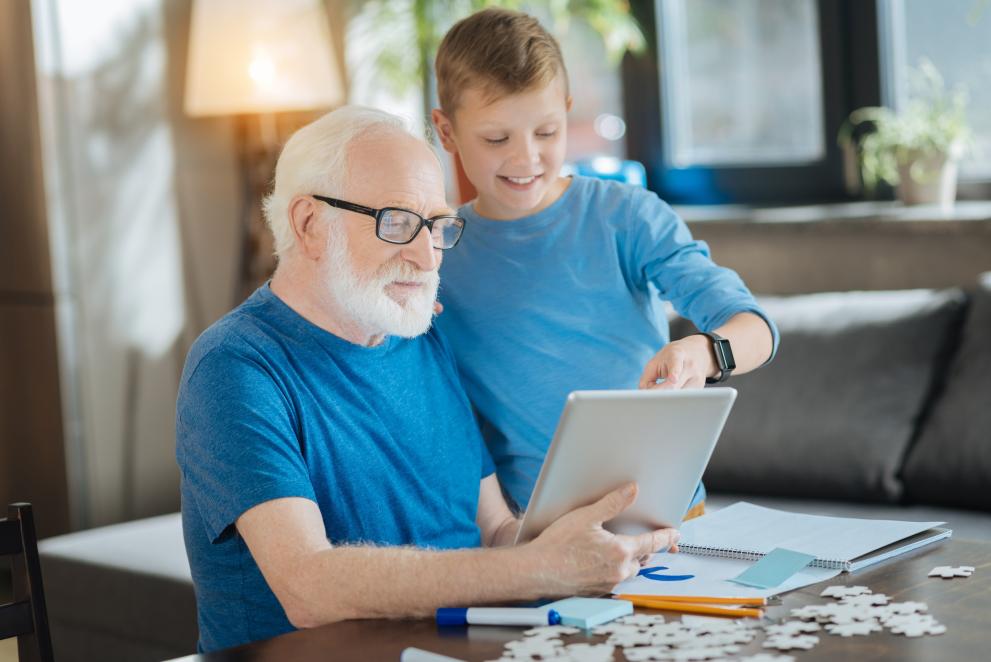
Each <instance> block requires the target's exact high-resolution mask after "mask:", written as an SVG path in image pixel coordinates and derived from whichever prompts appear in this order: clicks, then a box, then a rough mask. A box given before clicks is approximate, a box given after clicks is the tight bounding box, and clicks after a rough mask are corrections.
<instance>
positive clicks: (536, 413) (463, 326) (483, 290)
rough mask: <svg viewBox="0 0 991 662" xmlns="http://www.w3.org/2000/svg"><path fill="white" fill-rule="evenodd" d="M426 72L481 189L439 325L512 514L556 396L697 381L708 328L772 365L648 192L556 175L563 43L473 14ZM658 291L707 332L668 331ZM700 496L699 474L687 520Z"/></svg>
mask: <svg viewBox="0 0 991 662" xmlns="http://www.w3.org/2000/svg"><path fill="white" fill-rule="evenodd" d="M436 71H437V87H438V92H439V97H440V106H441V107H440V108H439V109H435V110H434V111H433V121H434V124H435V126H436V128H437V132H438V135H439V136H440V139H441V142H442V144H443V146H444V149H446V150H447V151H448V152H450V153H452V154H457V155H458V156H459V157H460V159H461V162H462V164H463V166H464V170H465V173H466V174H467V176H468V179H469V180H470V181H471V183H472V184H473V185H474V187H475V188H476V190H477V191H478V196H477V197H476V198H475V200H473V201H472V202H470V203H468V204H467V205H465V206H464V207H462V208H461V210H460V213H461V214H462V215H463V216H464V217H465V218H466V219H467V220H468V225H467V228H466V232H465V233H464V236H463V237H462V239H461V243H460V245H459V246H458V250H457V251H451V252H450V254H449V255H446V256H445V258H446V259H445V260H444V265H443V267H442V269H441V303H442V304H443V305H444V312H443V313H442V314H441V315H440V316H439V317H438V318H437V324H438V325H439V326H440V327H441V329H442V330H443V331H444V332H445V334H446V336H447V338H448V340H449V341H450V343H451V344H452V345H453V348H454V352H455V355H456V358H457V361H458V364H459V368H460V370H461V373H462V378H463V380H464V384H465V388H466V390H467V391H468V395H469V396H470V398H471V400H472V403H473V404H474V406H475V408H476V410H477V412H478V415H479V418H480V420H481V425H482V431H483V433H484V435H485V438H486V442H487V444H488V446H489V449H490V451H491V453H492V457H493V459H494V460H495V462H496V466H497V471H498V475H499V481H500V483H501V484H502V485H503V488H504V489H505V490H506V491H507V492H508V494H509V496H511V497H512V499H513V500H514V501H515V502H516V504H517V505H518V506H519V507H520V508H521V509H525V508H526V506H527V503H528V501H529V499H530V492H531V491H532V489H533V485H534V483H535V482H536V479H537V474H538V473H539V471H540V467H541V463H542V462H543V460H544V454H545V453H546V451H547V447H548V445H549V444H550V440H551V437H552V436H553V433H554V429H555V427H556V425H557V420H558V417H559V416H560V414H561V410H562V408H563V406H564V402H565V398H566V397H567V395H568V393H569V392H571V391H573V390H577V389H621V388H636V387H637V386H639V387H640V388H701V387H702V386H703V385H704V384H705V382H706V379H707V378H709V379H714V378H718V377H725V376H726V375H728V369H729V368H730V364H729V363H728V362H727V361H724V362H723V363H722V364H721V365H720V363H719V362H717V356H716V353H715V349H716V344H717V343H718V345H719V348H720V349H721V348H723V347H724V346H725V341H723V340H720V338H719V337H721V338H722V339H725V340H728V342H729V344H730V345H731V346H732V353H733V355H734V356H735V360H736V366H735V368H736V369H735V372H737V373H741V372H747V371H749V370H752V369H754V368H756V367H758V366H760V365H761V364H763V363H765V362H767V361H768V360H769V359H770V357H771V356H772V354H773V352H774V347H775V345H776V342H777V332H776V330H775V329H774V326H773V324H772V323H771V322H770V321H769V320H768V319H767V317H766V315H765V314H764V313H763V312H762V311H761V310H760V308H759V307H758V306H757V303H756V301H755V300H754V298H753V296H752V295H751V294H750V292H749V291H748V290H747V288H746V286H745V285H744V284H743V282H742V281H741V280H740V278H739V276H737V274H736V273H735V272H733V271H731V270H729V269H725V268H721V267H718V266H716V265H715V264H714V263H713V262H712V261H711V260H710V259H709V253H708V248H707V247H706V245H705V244H704V243H702V242H697V241H693V240H692V237H691V234H690V233H689V231H688V228H687V227H686V226H685V224H684V222H683V221H682V220H681V219H680V218H678V216H676V215H675V214H674V212H672V211H671V209H670V207H668V206H667V205H666V204H665V203H664V202H662V201H661V200H660V199H659V198H658V197H657V196H656V195H655V194H653V193H651V192H649V191H646V190H643V189H640V188H636V187H631V186H627V185H623V184H620V183H616V182H607V181H603V180H598V179H592V178H585V177H573V178H563V177H560V176H559V171H560V169H561V165H562V162H563V161H564V155H565V146H566V133H567V113H568V110H569V109H570V108H571V103H572V100H571V96H570V93H569V90H568V77H567V72H566V70H565V66H564V61H563V58H562V57H561V51H560V48H559V47H558V44H557V42H556V41H555V40H554V38H553V37H552V36H551V35H550V34H548V33H547V31H546V30H544V29H543V27H541V25H540V24H539V22H538V21H537V20H536V19H534V18H532V17H530V16H527V15H526V14H522V13H518V12H513V11H507V10H502V9H485V10H482V11H480V12H478V13H475V14H473V15H471V16H469V17H468V18H466V19H464V20H462V21H460V22H459V23H457V24H456V25H454V27H452V28H451V30H450V31H449V32H448V33H447V35H446V36H445V37H444V40H443V42H442V43H441V45H440V48H439V50H438V53H437V61H436ZM662 299H664V300H668V301H670V302H671V303H672V304H673V305H674V307H675V309H676V310H677V311H678V312H679V313H681V314H682V315H684V316H685V317H687V318H688V319H690V320H692V321H693V322H694V323H695V324H696V326H697V327H698V328H699V329H701V330H703V331H706V332H713V333H714V334H717V336H718V337H709V336H706V335H693V336H689V337H687V338H684V339H682V340H679V341H676V342H669V333H668V325H667V320H666V318H665V315H664V311H663V303H662ZM721 368H722V369H721ZM609 442H610V440H609V439H603V440H602V443H604V444H606V443H609ZM704 498H705V491H704V488H703V487H702V485H701V484H700V485H699V487H698V489H697V491H696V493H695V496H694V498H693V501H692V505H691V507H690V508H689V511H688V513H687V514H686V518H687V517H693V516H697V515H699V514H701V513H702V512H704Z"/></svg>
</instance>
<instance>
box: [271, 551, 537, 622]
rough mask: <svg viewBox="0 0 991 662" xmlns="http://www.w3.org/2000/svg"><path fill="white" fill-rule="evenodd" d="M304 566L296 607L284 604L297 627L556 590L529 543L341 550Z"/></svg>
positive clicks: (313, 558) (299, 575)
mask: <svg viewBox="0 0 991 662" xmlns="http://www.w3.org/2000/svg"><path fill="white" fill-rule="evenodd" d="M513 535H514V536H515V532H514V533H513ZM299 566H300V567H298V568H296V570H297V572H296V573H295V575H296V580H295V581H294V582H293V584H294V586H293V587H292V589H291V590H292V593H293V595H292V598H291V604H286V602H287V601H285V600H284V601H283V607H285V608H286V613H287V615H288V616H289V620H290V621H291V622H292V623H293V625H295V626H296V627H316V626H318V625H322V624H324V623H330V622H334V621H338V620H344V619H350V618H390V617H402V616H429V615H432V614H433V613H434V610H436V609H437V608H438V607H443V606H468V605H480V604H486V603H495V602H509V601H514V600H535V599H537V598H540V597H543V596H545V595H550V594H549V591H550V592H553V588H552V587H551V586H549V585H548V583H547V582H545V581H544V575H545V573H544V569H543V568H542V561H541V560H540V559H539V556H538V555H537V554H533V553H531V552H530V548H529V547H528V546H526V545H523V546H519V547H505V548H501V549H466V550H453V551H426V550H422V549H416V548H411V547H367V546H353V547H334V548H332V549H326V550H323V551H320V552H316V553H314V554H312V555H309V556H308V557H304V558H301V559H299Z"/></svg>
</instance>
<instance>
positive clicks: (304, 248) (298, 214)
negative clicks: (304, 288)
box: [289, 195, 327, 260]
mask: <svg viewBox="0 0 991 662" xmlns="http://www.w3.org/2000/svg"><path fill="white" fill-rule="evenodd" d="M289 225H290V227H291V228H292V233H293V236H294V237H295V239H296V246H298V247H299V252H300V254H301V255H304V256H306V257H307V258H309V259H311V260H317V259H319V258H320V257H321V256H322V255H323V252H324V248H325V247H326V245H327V235H326V232H327V224H326V223H321V222H320V217H319V215H318V214H317V207H316V202H315V201H314V200H313V198H311V197H310V196H308V195H297V196H296V197H295V198H293V199H292V200H291V201H290V202H289Z"/></svg>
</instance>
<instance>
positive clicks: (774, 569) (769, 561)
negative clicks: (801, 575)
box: [730, 547, 816, 588]
mask: <svg viewBox="0 0 991 662" xmlns="http://www.w3.org/2000/svg"><path fill="white" fill-rule="evenodd" d="M815 560H816V557H814V556H812V555H811V554H803V553H801V552H794V551H792V550H790V549H782V548H781V547H778V548H776V549H772V550H771V551H770V552H768V554H767V555H766V556H765V557H764V558H762V559H761V560H760V561H757V563H755V564H753V565H752V566H750V567H749V568H747V569H746V570H745V571H743V572H742V573H740V575H739V576H737V577H735V578H733V579H731V580H730V581H731V582H736V583H737V584H743V585H744V586H754V587H756V588H774V587H775V586H780V585H781V584H783V583H784V582H785V581H786V580H787V579H788V578H789V577H791V576H792V575H794V574H795V573H796V572H798V571H799V570H801V569H802V568H804V567H806V566H808V565H809V564H810V563H812V562H813V561H815Z"/></svg>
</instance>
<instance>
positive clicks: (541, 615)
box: [437, 607, 561, 626]
mask: <svg viewBox="0 0 991 662" xmlns="http://www.w3.org/2000/svg"><path fill="white" fill-rule="evenodd" d="M560 622H561V615H560V614H559V613H557V612H556V611H555V610H553V609H533V608H528V607H467V608H460V607H442V608H440V609H438V610H437V625H531V626H536V625H558V624H559V623H560Z"/></svg>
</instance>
